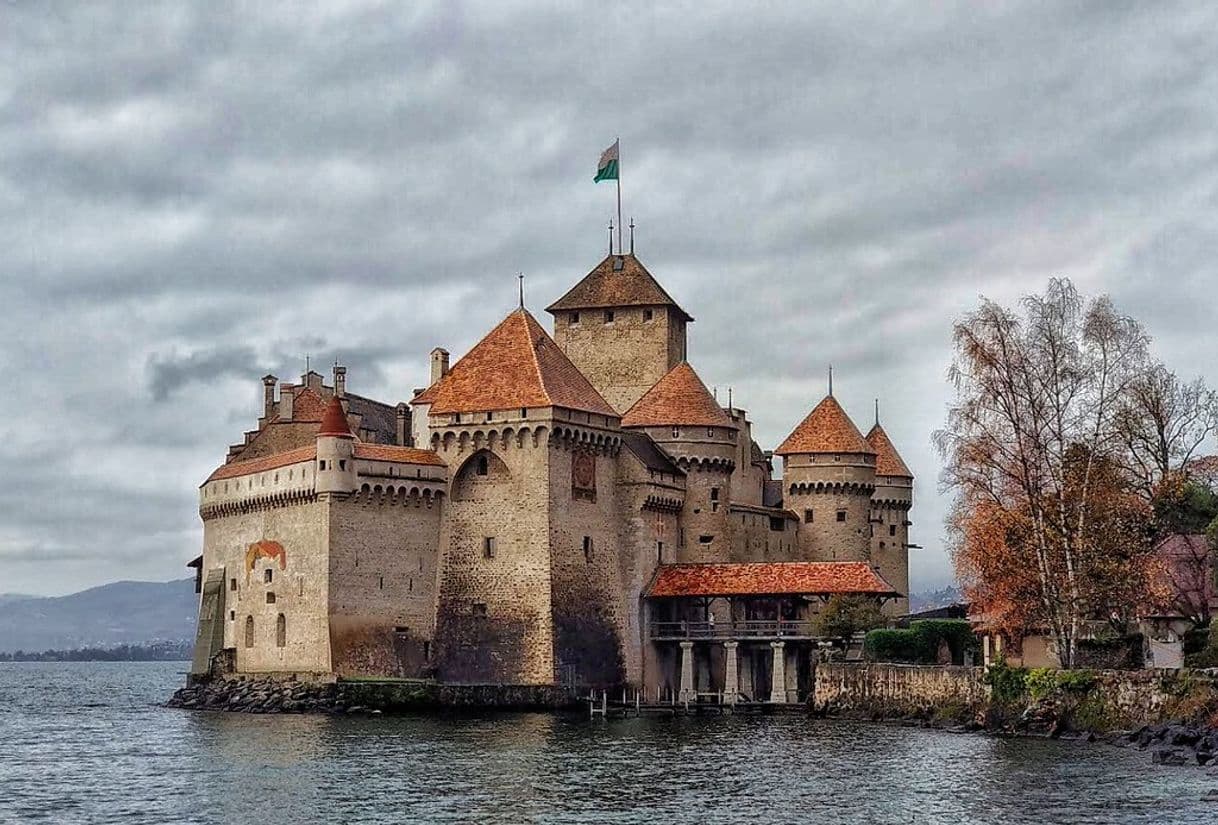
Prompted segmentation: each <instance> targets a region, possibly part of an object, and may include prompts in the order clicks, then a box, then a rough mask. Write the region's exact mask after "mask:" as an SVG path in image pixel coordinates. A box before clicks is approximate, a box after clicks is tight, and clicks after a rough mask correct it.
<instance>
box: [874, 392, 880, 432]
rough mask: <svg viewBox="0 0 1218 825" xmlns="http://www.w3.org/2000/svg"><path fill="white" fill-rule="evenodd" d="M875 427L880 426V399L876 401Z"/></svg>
mask: <svg viewBox="0 0 1218 825" xmlns="http://www.w3.org/2000/svg"><path fill="white" fill-rule="evenodd" d="M875 425H876V426H877V427H878V426H880V399H878V398H877V399H876V400H875Z"/></svg>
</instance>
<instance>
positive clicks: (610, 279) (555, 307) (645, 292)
mask: <svg viewBox="0 0 1218 825" xmlns="http://www.w3.org/2000/svg"><path fill="white" fill-rule="evenodd" d="M623 306H667V307H672V308H673V309H674V310H676V312H677V314H678V315H680V316H681V318H682V319H683V320H686V321H692V320H694V319H693V318H692V317H691V316H690V315H689V313H687V312H686V311H685V310H683V309H681V307H679V306H677V302H676V301H674V300H673V299H672V296H671V295H669V294H668V293H667V292H665V291H664V287H662V286H660V284H659V282H658V281H656V279H655V278H653V277H652V276H651V273H650V272H648V271H647V268H646V267H644V266H643V264H642V263H641V262H640V261H639V259H638V258H636V257H634V255H633V254H631V255H610V256H609V257H607V258H605V260H603V261H601V262H600V263H599V264H597V265H596V267H595V268H594V269H593V270H592V271H591V272H589V273H588V274H587V275H585V276H584V277H583V280H581V281H580V282H579V283H577V284H576V285H575V286H573V287H571V289H570V290H569V291H568V292H567V294H566V295H564V296H562V297H561V298H559V299H558V300H557V301H555V302H554V303H552V304H550V305H549V306H548V307H546V312H549V313H555V312H561V311H566V310H572V309H595V308H598V307H623Z"/></svg>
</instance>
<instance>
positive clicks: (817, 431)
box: [191, 250, 913, 702]
mask: <svg viewBox="0 0 1218 825" xmlns="http://www.w3.org/2000/svg"><path fill="white" fill-rule="evenodd" d="M547 311H548V312H549V313H550V314H551V315H552V316H553V318H554V332H553V335H551V334H549V333H548V332H547V331H546V330H545V329H544V328H543V327H542V325H541V324H540V323H539V322H538V321H537V320H536V319H535V318H534V317H533V315H531V314H530V313H529V312H528V310H526V309H525V308H524V305H523V301H522V302H521V306H520V308H518V309H516V310H514V311H513V312H511V313H510V314H509V315H508V316H507V317H506V318H504V319H503V320H502V321H501V322H500V323H499V325H498V326H496V327H495V328H494V329H493V330H491V331H490V332H489V333H488V334H487V335H486V337H484V338H483V339H482V340H481V341H479V342H478V343H477V344H476V345H475V346H474V347H473V348H472V349H471V350H470V351H469V352H467V353H466V354H465V356H464V357H462V358H461V359H460V360H458V361H457V362H456V363H455V364H452V365H451V366H450V361H449V354H448V353H447V352H446V351H445V350H443V349H436V350H434V351H433V352H432V353H431V383H430V386H428V387H427V388H426V389H424V390H421V391H416V394H415V396H414V398H413V399H411V401H410V402H409V403H398V404H396V405H390V404H384V403H381V402H378V401H374V400H372V399H369V398H366V397H363V396H360V395H356V394H354V393H351V392H348V390H347V386H346V378H347V376H346V368H345V367H341V366H335V368H334V372H333V376H332V381H331V383H330V384H329V385H327V384H325V383H324V379H323V376H321V375H319V374H318V373H316V372H313V371H309V372H307V373H306V374H305V375H304V376H302V378H301V381H300V383H298V384H290V383H286V382H284V383H279V382H278V379H276V378H275V376H270V375H268V376H266V377H265V378H264V379H263V392H264V403H263V410H262V415H261V417H260V418H259V419H258V426H257V428H255V429H254V430H251V431H249V432H247V433H246V434H245V438H244V440H243V442H242V443H240V444H237V445H234V446H232V447H230V448H229V451H228V457H227V461H226V462H225V463H224V464H223V465H222V466H220V467H219V468H218V469H216V471H215V472H213V473H212V474H211V476H210V477H208V479H207V480H206V481H205V482H204V483H203V484H202V486H201V487H200V489H199V513H200V516H201V517H202V520H203V535H204V541H203V554H202V556H201V557H200V558H198V559H196V560H195V561H194V562H192V563H191V564H192V565H193V566H195V567H196V568H197V576H198V579H197V580H198V584H199V588H198V589H199V590H200V592H201V593H202V596H201V601H200V613H199V628H198V640H197V643H196V648H195V658H194V662H193V666H192V672H193V673H194V674H197V675H202V674H207V673H210V672H214V671H215V670H217V669H218V668H219V669H226V670H229V671H235V672H237V673H295V674H307V675H311V676H314V677H316V678H336V677H337V678H342V677H351V676H362V677H377V676H382V677H384V676H392V677H426V678H434V679H438V680H440V681H442V682H451V683H462V684H471V683H473V684H500V685H554V686H568V687H579V688H584V687H589V686H599V687H608V686H622V685H632V686H635V687H636V688H644V689H645V690H646V691H647V694H648V695H649V696H657V697H660V696H673V697H678V696H679V698H681V699H684V700H688V699H691V698H694V697H696V696H697V695H698V694H699V693H702V692H707V691H712V692H718V693H720V694H721V695H723V696H726V697H728V699H729V700H734V699H735V698H736V697H746V698H753V699H756V700H763V701H765V700H768V701H775V702H785V701H797V700H799V699H800V698H802V696H803V695H804V693H805V692H806V687H807V685H806V682H807V678H808V676H807V674H808V670H809V662H810V661H811V659H812V657H813V656H814V650H815V645H816V639H817V626H816V616H817V613H818V611H820V610H821V609H822V607H823V605H824V604H825V603H826V601H827V600H828V599H829V598H831V597H832V596H834V595H838V594H861V595H863V596H865V597H868V598H874V599H876V600H877V601H878V602H879V603H881V604H883V605H884V609H885V611H887V612H888V613H890V614H898V613H902V612H905V611H906V610H907V601H906V598H905V594H906V593H907V591H908V583H909V574H908V547H909V546H910V545H909V537H908V531H909V526H910V521H909V510H910V507H911V505H912V488H913V478H912V474H911V473H910V471H909V469H908V468H907V467H906V465H905V464H904V462H903V461H902V460H901V458H900V456H899V455H898V453H897V451H896V449H895V448H894V446H893V444H892V443H891V441H890V440H889V438H888V436H887V435H886V433H885V432H884V430H883V429H882V428H881V427H880V425H879V420H878V416H877V420H876V425H875V426H874V427H873V428H872V429H871V431H870V432H869V433H868V434H867V435H866V436H864V435H863V434H862V433H861V432H860V431H859V430H858V428H857V427H856V426H855V425H854V424H853V423H852V422H851V420H850V418H849V417H848V416H847V414H846V412H845V411H844V410H843V409H842V407H841V406H840V405H839V404H838V402H837V400H836V399H835V398H834V397H833V395H832V388H830V394H829V395H828V396H826V397H825V398H824V399H823V400H822V401H820V403H819V404H817V405H816V406H815V408H814V409H812V411H811V412H810V413H809V414H808V416H807V417H806V418H805V419H804V420H803V421H801V422H799V424H798V425H797V426H795V428H794V429H793V431H792V432H791V434H790V435H789V436H788V437H787V438H786V440H785V441H783V442H782V444H781V445H780V446H779V447H778V449H777V450H775V451H774V453H773V454H771V453H768V452H763V451H762V449H761V448H760V447H759V446H758V444H757V443H756V442H755V441H754V440H753V438H752V434H751V424H750V422H749V419H748V417H747V415H746V413H745V411H744V410H742V409H739V408H737V407H735V406H732V405H731V404H729V405H728V406H727V407H723V406H721V405H720V403H719V402H718V401H717V400H716V399H715V397H714V396H713V395H712V394H711V393H710V392H709V391H708V390H707V387H706V385H705V384H704V383H703V381H702V380H701V379H700V378H699V376H698V374H697V373H696V372H695V370H694V368H693V367H692V366H691V365H690V363H689V361H688V360H687V353H686V330H687V327H688V325H689V324H690V323H691V322H692V321H693V318H692V317H691V316H690V315H689V314H688V313H687V312H685V311H684V310H683V309H682V308H681V307H680V306H679V305H678V304H677V303H676V301H674V300H673V299H672V297H671V296H670V295H669V294H668V293H667V292H666V291H665V290H664V289H663V288H662V287H661V286H660V284H659V283H658V282H657V281H656V280H655V278H653V277H652V275H651V274H650V273H649V272H648V271H647V269H646V268H645V267H644V266H643V264H642V263H641V262H640V261H639V259H638V258H637V257H635V255H634V254H633V250H632V252H631V253H630V254H620V253H619V254H612V252H611V254H610V255H609V256H608V257H606V258H605V259H604V260H603V261H601V262H600V263H599V264H598V265H597V266H596V267H595V268H594V269H593V270H592V271H591V272H589V273H588V274H587V275H586V276H585V277H584V278H583V279H582V280H581V281H579V283H577V284H576V285H575V286H574V287H573V288H572V289H571V290H570V291H568V292H567V293H566V294H565V295H563V296H562V297H561V298H559V299H558V300H557V301H555V302H554V303H553V304H552V305H550V306H549V307H548V309H547ZM773 455H778V456H779V457H781V460H782V469H781V477H780V478H774V477H773V476H774V466H773Z"/></svg>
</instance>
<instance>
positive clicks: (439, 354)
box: [431, 347, 448, 384]
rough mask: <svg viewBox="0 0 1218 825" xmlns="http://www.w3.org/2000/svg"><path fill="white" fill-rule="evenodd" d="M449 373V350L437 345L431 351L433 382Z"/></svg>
mask: <svg viewBox="0 0 1218 825" xmlns="http://www.w3.org/2000/svg"><path fill="white" fill-rule="evenodd" d="M446 375H448V350H446V349H443V348H441V347H436V348H435V349H433V350H432V351H431V383H432V384H435V383H436V382H437V381H439V380H440V379H441V378H443V377H444V376H446Z"/></svg>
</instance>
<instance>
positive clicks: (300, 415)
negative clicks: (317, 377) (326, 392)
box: [292, 387, 326, 421]
mask: <svg viewBox="0 0 1218 825" xmlns="http://www.w3.org/2000/svg"><path fill="white" fill-rule="evenodd" d="M325 414H326V399H324V398H322V396H321V394H320V393H318V392H316V391H314V390H311V389H309V388H308V387H301V388H299V389H298V390H297V391H296V392H295V394H294V395H293V398H292V420H293V421H321V419H322V416H324V415H325Z"/></svg>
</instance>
